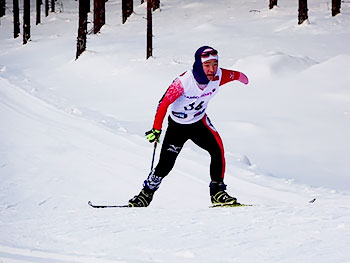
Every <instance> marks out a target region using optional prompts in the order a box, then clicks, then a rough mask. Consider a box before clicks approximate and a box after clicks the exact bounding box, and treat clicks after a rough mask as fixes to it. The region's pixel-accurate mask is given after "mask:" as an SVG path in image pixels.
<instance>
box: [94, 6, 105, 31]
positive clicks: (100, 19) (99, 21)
mask: <svg viewBox="0 0 350 263" xmlns="http://www.w3.org/2000/svg"><path fill="white" fill-rule="evenodd" d="M105 22H106V15H105V0H94V34H97V33H98V32H99V31H100V29H101V27H102V26H103V25H104V24H105Z"/></svg>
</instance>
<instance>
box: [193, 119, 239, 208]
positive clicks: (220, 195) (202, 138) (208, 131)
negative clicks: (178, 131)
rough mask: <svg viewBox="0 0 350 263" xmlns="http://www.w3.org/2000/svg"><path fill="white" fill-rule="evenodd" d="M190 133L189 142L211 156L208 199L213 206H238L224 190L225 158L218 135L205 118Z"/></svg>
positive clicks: (234, 199)
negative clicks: (209, 198)
mask: <svg viewBox="0 0 350 263" xmlns="http://www.w3.org/2000/svg"><path fill="white" fill-rule="evenodd" d="M193 131H194V133H191V140H192V141H193V142H194V143H195V144H197V145H198V146H199V147H201V148H203V149H205V150H207V151H208V152H209V154H210V156H211V162H210V177H211V182H210V185H209V187H210V197H211V202H212V203H213V204H215V205H217V204H219V205H232V204H238V203H237V199H236V198H234V197H232V196H230V195H229V194H228V193H227V192H226V191H225V190H226V185H225V184H224V174H225V156H224V147H223V143H222V140H221V138H220V135H219V133H218V132H217V131H216V129H215V128H214V126H213V125H212V124H211V122H210V120H209V118H208V117H207V116H205V117H204V118H203V119H202V120H201V121H200V122H198V123H197V124H196V128H195V129H193Z"/></svg>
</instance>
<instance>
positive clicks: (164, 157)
mask: <svg viewBox="0 0 350 263" xmlns="http://www.w3.org/2000/svg"><path fill="white" fill-rule="evenodd" d="M187 127H188V126H187V125H183V124H178V123H176V122H174V121H173V120H172V119H171V118H169V125H168V128H167V131H166V133H165V136H164V141H163V144H162V149H161V152H160V157H159V162H158V164H157V166H156V168H155V169H154V175H156V176H158V177H162V178H164V177H165V176H167V175H168V174H169V172H170V171H171V170H172V168H173V167H174V164H175V161H176V158H177V156H178V155H179V153H180V151H181V149H182V147H183V145H184V144H185V142H186V141H187V140H188V133H187V131H186V130H187Z"/></svg>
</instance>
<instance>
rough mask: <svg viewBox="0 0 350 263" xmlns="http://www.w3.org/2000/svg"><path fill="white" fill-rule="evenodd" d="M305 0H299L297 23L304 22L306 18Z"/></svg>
mask: <svg viewBox="0 0 350 263" xmlns="http://www.w3.org/2000/svg"><path fill="white" fill-rule="evenodd" d="M307 12H308V9H307V0H299V16H298V24H299V25H300V24H302V23H304V21H306V20H307V19H308V15H307Z"/></svg>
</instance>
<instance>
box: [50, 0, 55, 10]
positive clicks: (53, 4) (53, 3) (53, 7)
mask: <svg viewBox="0 0 350 263" xmlns="http://www.w3.org/2000/svg"><path fill="white" fill-rule="evenodd" d="M51 12H52V13H55V0H51Z"/></svg>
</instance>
